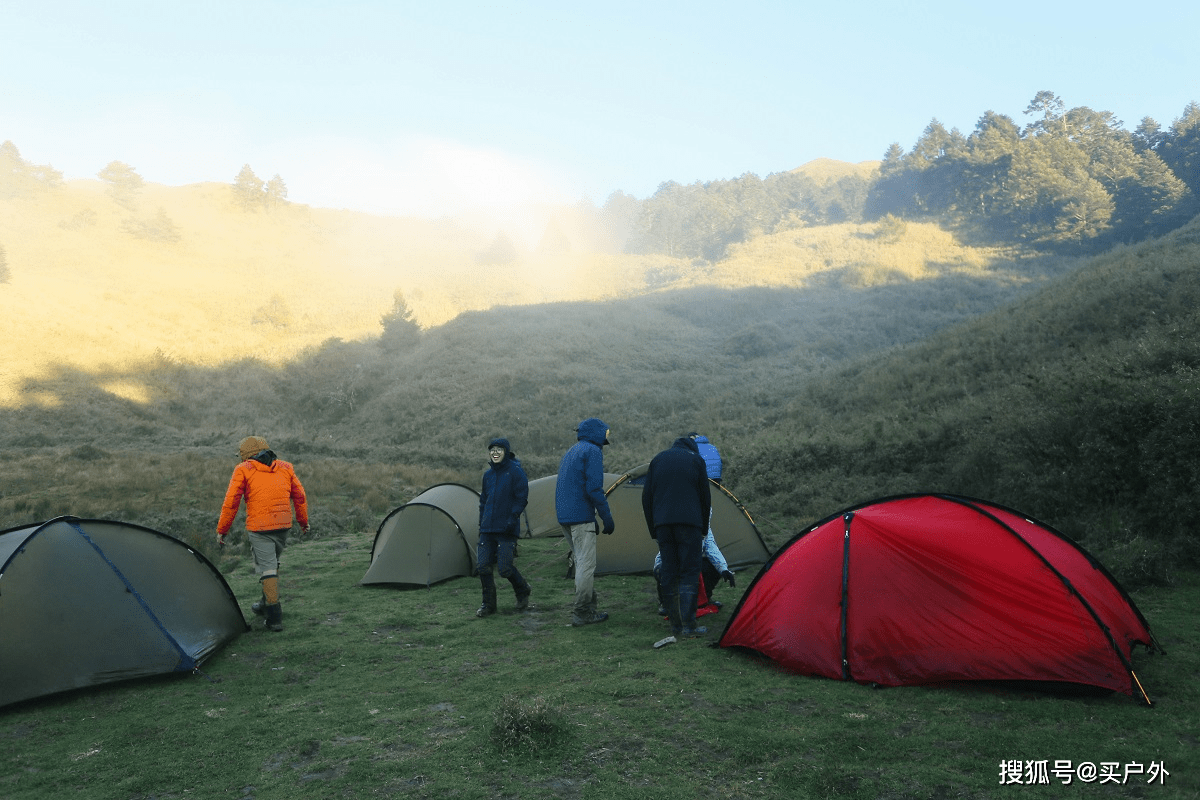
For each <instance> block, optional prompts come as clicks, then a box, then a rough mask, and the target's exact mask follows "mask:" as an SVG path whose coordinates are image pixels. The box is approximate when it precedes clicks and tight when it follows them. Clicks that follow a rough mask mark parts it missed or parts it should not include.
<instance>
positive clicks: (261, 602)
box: [250, 597, 267, 617]
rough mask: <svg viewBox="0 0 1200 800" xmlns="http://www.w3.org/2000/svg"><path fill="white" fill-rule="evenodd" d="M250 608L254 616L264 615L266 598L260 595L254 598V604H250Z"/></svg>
mask: <svg viewBox="0 0 1200 800" xmlns="http://www.w3.org/2000/svg"><path fill="white" fill-rule="evenodd" d="M250 610H251V611H253V612H254V614H255V616H258V617H262V616H265V615H266V613H267V598H265V597H262V598H259V599H258V600H255V601H254V605H252V606H250Z"/></svg>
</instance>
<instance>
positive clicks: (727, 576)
mask: <svg viewBox="0 0 1200 800" xmlns="http://www.w3.org/2000/svg"><path fill="white" fill-rule="evenodd" d="M721 577H722V578H724V579H725V580H727V581H729V588H730V589H732V588H733V587H734V586H736V585H737V584H736V582H735V581H734V580H733V573H732V572H730V571H729V570H725V571H724V572H722V573H721Z"/></svg>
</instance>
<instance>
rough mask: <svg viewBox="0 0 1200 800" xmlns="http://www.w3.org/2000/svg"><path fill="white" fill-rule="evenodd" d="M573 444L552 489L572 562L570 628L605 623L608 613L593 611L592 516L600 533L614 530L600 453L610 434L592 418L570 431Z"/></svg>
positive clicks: (559, 521) (601, 424) (600, 423)
mask: <svg viewBox="0 0 1200 800" xmlns="http://www.w3.org/2000/svg"><path fill="white" fill-rule="evenodd" d="M575 433H576V437H577V439H578V441H576V442H575V445H574V446H573V447H571V449H570V450H568V451H567V452H566V453H565V454H564V455H563V457H562V461H561V462H560V463H559V465H558V480H557V481H556V483H555V488H554V510H555V513H556V514H557V516H558V524H559V525H561V526H562V529H563V536H564V537H565V538H566V540H567V542H568V543H569V544H570V545H571V553H572V555H573V556H574V558H575V606H574V609H573V611H572V613H571V624H572V625H591V624H593V623H596V622H604V620H606V619H608V614H607V613H605V612H603V611H597V610H596V592H595V589H594V586H593V584H594V577H595V573H596V532H597V531H596V517H597V516H599V517H600V520H601V522H603V524H604V527H603V532H604V533H608V534H610V533H612V532H613V530H614V529H615V528H616V524H615V523H614V522H613V517H612V512H611V511H610V510H609V508H608V498H606V497H605V496H604V451H603V450H601V448H602V447H604V445H606V444H608V436H609V434H610V433H611V431H610V430H609V429H608V426H607V425H605V424H604V423H603V422H602V421H601V420H599V419H596V418H595V417H591V418H589V419H585V420H584V421H583V422H581V423H579V427H577V428H576V429H575Z"/></svg>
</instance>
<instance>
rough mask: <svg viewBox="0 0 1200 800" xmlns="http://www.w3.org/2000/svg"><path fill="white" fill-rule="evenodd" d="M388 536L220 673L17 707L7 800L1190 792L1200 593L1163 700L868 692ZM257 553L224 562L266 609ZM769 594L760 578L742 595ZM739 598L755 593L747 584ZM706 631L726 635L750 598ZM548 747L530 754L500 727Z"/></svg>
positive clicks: (623, 599)
mask: <svg viewBox="0 0 1200 800" xmlns="http://www.w3.org/2000/svg"><path fill="white" fill-rule="evenodd" d="M371 539H372V536H371V534H370V532H368V531H359V532H355V533H346V534H341V535H333V536H325V537H321V538H317V539H313V540H308V541H300V542H295V543H293V544H292V545H291V546H290V547H289V549H288V550H287V552H286V553H285V556H284V562H283V570H282V572H281V592H282V600H283V604H284V624H285V630H284V632H283V633H279V634H274V633H268V632H265V631H263V630H262V629H261V626H257V627H256V628H255V629H254V630H253V631H251V632H249V633H247V634H245V635H243V636H241V637H240V638H238V639H237V640H235V641H233V642H232V643H230V644H229V645H228V646H226V647H225V648H224V649H223V650H221V651H220V652H218V653H217V654H216V655H215V656H214V657H213V658H212V659H211V660H209V661H208V662H206V663H205V664H204V665H203V667H202V670H203V675H193V676H171V677H163V678H156V679H150V680H143V681H136V682H130V683H123V684H114V685H108V686H102V687H96V688H93V689H89V690H83V691H77V692H72V693H67V694H62V695H57V696H53V697H49V698H42V699H38V700H33V701H28V702H25V703H21V704H17V705H14V706H10V707H7V708H4V709H0V797H4V798H9V799H11V800H21V799H22V798H47V797H67V796H71V797H75V798H78V799H79V800H89V799H90V798H97V799H100V798H105V799H107V798H120V799H121V800H135V799H136V800H148V799H149V798H159V799H160V800H161V799H165V798H185V797H186V798H209V797H211V798H244V797H254V798H258V799H259V800H268V798H330V797H376V796H378V797H390V796H399V797H439V798H440V797H461V798H493V797H504V798H518V797H519V798H538V797H546V798H576V797H598V798H623V797H631V798H632V797H638V798H643V797H648V798H679V797H693V796H703V797H714V798H752V797H787V798H809V797H811V798H914V800H915V799H916V798H950V797H955V798H1001V797H1048V798H1049V797H1053V798H1064V797H1065V798H1076V797H1078V798H1099V797H1104V798H1112V797H1130V798H1135V797H1153V798H1184V797H1196V796H1197V792H1198V791H1200V781H1198V780H1197V776H1196V772H1195V768H1194V766H1192V765H1194V764H1195V763H1196V747H1197V736H1196V731H1197V730H1200V719H1197V712H1198V710H1200V702H1198V700H1200V690H1198V689H1197V687H1196V678H1197V676H1198V675H1200V658H1198V657H1197V655H1196V650H1195V645H1196V643H1197V642H1196V626H1195V623H1194V609H1195V608H1196V606H1197V603H1198V602H1200V576H1196V575H1194V574H1190V573H1189V574H1187V575H1185V576H1184V578H1185V579H1184V580H1181V581H1179V582H1177V584H1176V585H1175V586H1173V587H1170V588H1154V589H1147V590H1145V591H1142V592H1139V593H1138V594H1137V595H1136V599H1137V602H1138V603H1139V605H1140V607H1141V608H1142V610H1143V612H1144V613H1145V614H1146V616H1147V617H1148V619H1149V621H1150V624H1151V626H1152V628H1153V629H1154V630H1155V632H1156V634H1157V636H1158V637H1159V639H1160V640H1161V642H1162V644H1163V646H1164V647H1165V648H1166V649H1167V651H1168V654H1167V655H1165V656H1162V655H1154V656H1150V655H1147V654H1144V653H1141V652H1139V654H1138V655H1137V658H1136V661H1135V667H1136V669H1137V671H1138V674H1139V677H1140V678H1141V680H1142V682H1143V684H1144V685H1145V686H1146V688H1147V690H1148V691H1149V693H1150V695H1151V697H1152V698H1153V699H1155V701H1156V706H1155V707H1153V708H1148V707H1146V706H1145V705H1143V704H1141V703H1139V702H1138V701H1136V700H1133V699H1131V698H1129V697H1126V696H1124V695H1106V696H1099V697H1096V696H1090V697H1064V696H1055V695H1048V694H1043V693H1039V692H1034V691H1027V690H1018V689H1014V688H1002V687H995V686H991V687H980V686H956V687H944V688H902V689H885V690H879V689H872V688H870V687H867V686H860V685H858V684H853V683H842V682H838V681H832V680H826V679H819V678H807V677H801V676H796V675H792V674H788V673H786V672H783V671H781V670H779V669H777V668H775V667H774V666H772V665H771V664H770V663H767V662H764V661H762V660H760V659H757V658H755V657H752V656H750V655H748V654H745V653H741V652H733V651H728V650H719V649H713V648H710V647H707V646H705V645H706V643H707V642H706V641H704V640H696V641H686V642H681V643H679V644H676V645H672V646H669V647H666V648H663V649H661V650H655V649H653V648H652V647H651V645H652V643H653V642H654V641H655V640H657V639H658V638H660V637H661V636H662V635H664V626H665V623H663V622H661V621H660V620H658V619H657V618H656V617H655V616H654V608H655V605H656V602H655V595H654V592H653V587H652V583H651V579H650V578H648V577H646V576H616V577H609V576H606V577H602V578H600V579H598V581H597V591H598V593H599V596H600V607H601V608H602V609H603V610H607V611H608V612H609V613H610V614H611V618H610V619H609V621H608V622H606V623H604V624H601V625H596V626H590V627H587V628H579V629H577V628H572V627H570V626H569V625H568V624H567V621H568V619H569V615H570V605H571V602H572V598H573V584H572V582H571V581H570V580H568V579H566V578H565V561H564V556H565V549H564V547H565V546H564V544H563V542H562V541H561V540H558V539H546V540H532V541H523V542H522V544H521V547H520V555H519V558H518V562H517V563H518V567H519V568H520V569H521V570H522V571H523V572H524V573H525V575H526V577H527V578H529V579H530V581H531V583H532V586H533V598H532V600H533V605H532V607H531V609H530V610H529V611H528V612H526V613H525V614H517V613H516V612H515V611H514V608H513V605H514V601H513V597H512V594H511V592H510V591H508V590H507V586H506V585H502V588H501V595H500V612H499V613H498V614H496V615H495V616H492V617H489V618H486V619H477V618H476V617H475V616H474V610H475V608H476V607H477V606H478V604H479V599H480V598H479V584H478V582H477V580H475V579H473V578H460V579H455V580H451V581H447V582H445V583H442V584H439V585H437V586H435V587H433V588H431V589H428V590H427V589H399V588H395V587H379V586H371V587H364V586H360V585H359V584H358V581H359V579H360V578H361V577H362V575H363V573H364V572H365V571H366V567H367V562H368V557H369V550H370V545H371ZM249 564H250V562H249V559H248V558H247V557H246V556H245V554H239V553H236V552H234V553H231V554H230V555H229V556H227V557H226V558H225V559H224V560H223V561H222V562H221V566H222V568H223V569H224V570H226V571H227V576H226V577H227V579H228V580H229V582H230V585H231V586H232V587H233V589H234V591H235V593H236V594H237V596H238V598H239V600H240V601H241V605H242V607H243V610H244V611H245V613H246V614H248V615H249V604H250V602H252V601H253V600H254V599H256V597H257V595H258V584H257V581H256V579H255V576H254V574H253V572H252V571H251V568H250V565H249ZM749 582H750V575H749V574H746V575H744V576H743V577H742V579H741V580H739V582H738V584H739V587H744V586H746V585H748V584H749ZM739 591H741V589H739ZM717 597H718V599H721V600H723V601H724V602H725V603H726V607H725V609H724V610H723V611H722V612H721V613H720V614H718V615H716V616H715V617H711V616H710V617H708V618H707V621H708V622H709V624H710V634H709V636H708V641H714V640H715V639H716V638H717V635H718V634H719V631H720V627H721V626H723V624H724V622H725V620H726V619H727V618H728V614H729V613H730V612H731V610H732V607H733V605H734V603H735V602H736V599H737V597H738V594H736V593H734V592H731V591H729V590H724V589H723V590H721V591H719V592H718V594H717ZM522 714H524V715H525V719H526V720H527V721H528V720H532V721H533V722H534V723H536V724H537V725H541V727H540V728H539V730H540V731H541V733H539V734H537V735H536V736H534V737H532V738H527V739H526V740H524V741H521V740H519V739H518V741H517V744H516V746H514V745H513V742H512V741H510V740H509V739H508V738H507V737H506V736H505V735H504V734H503V732H502V731H501V730H499V729H498V722H499V721H501V720H503V719H512V718H514V717H518V718H519V717H520V716H521V715H522ZM1014 759H1020V760H1022V761H1032V760H1042V759H1046V760H1049V762H1050V764H1051V765H1052V764H1053V762H1054V761H1055V760H1057V759H1070V760H1072V762H1073V763H1080V762H1083V761H1091V762H1095V763H1097V764H1099V763H1100V762H1102V761H1112V762H1120V763H1121V764H1122V765H1124V764H1126V763H1140V764H1142V765H1145V766H1148V765H1149V763H1150V762H1151V761H1156V762H1162V763H1163V764H1164V765H1165V766H1166V768H1167V770H1168V771H1169V772H1170V775H1169V776H1168V777H1167V778H1166V779H1165V782H1164V783H1163V785H1161V786H1160V785H1157V784H1156V785H1153V786H1147V785H1146V784H1145V783H1144V782H1143V781H1138V782H1131V783H1128V784H1126V785H1124V786H1120V785H1113V784H1108V785H1105V786H1100V785H1099V784H1098V783H1092V784H1079V783H1078V782H1075V783H1073V784H1072V785H1070V786H1062V785H1061V784H1060V783H1059V782H1057V781H1056V780H1055V779H1054V778H1053V776H1051V780H1052V781H1053V783H1051V784H1050V785H1046V786H1001V785H999V764H1000V762H1001V761H1002V760H1014Z"/></svg>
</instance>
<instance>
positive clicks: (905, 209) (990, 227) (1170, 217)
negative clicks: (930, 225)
mask: <svg viewBox="0 0 1200 800" xmlns="http://www.w3.org/2000/svg"><path fill="white" fill-rule="evenodd" d="M1025 113H1026V114H1027V115H1029V116H1031V118H1032V119H1031V121H1030V122H1029V123H1028V124H1027V125H1026V126H1025V127H1024V128H1021V127H1020V126H1019V125H1018V124H1017V123H1016V122H1015V121H1013V119H1012V118H1010V117H1008V116H1005V115H1003V114H998V113H996V112H994V111H987V112H985V113H984V114H983V116H981V117H980V118H979V122H978V123H977V125H976V127H975V130H974V131H973V132H971V133H970V135H963V134H962V133H961V132H960V131H959V130H958V129H952V130H947V129H946V127H945V126H944V125H942V123H940V122H939V121H938V120H936V119H934V120H933V121H931V122H930V123H929V125H928V126H927V127H926V128H925V130H924V131H923V132H922V133H921V135H920V136H919V137H918V138H917V141H916V143H915V144H914V145H913V146H912V148H911V149H910V150H908V151H905V150H904V149H903V148H902V147H901V146H900V144H899V143H893V144H892V145H891V146H890V147H889V148H888V149H887V151H886V152H885V153H884V155H883V160H882V162H881V164H880V167H879V171H878V173H877V174H876V175H874V176H872V177H859V176H847V177H844V178H842V179H840V180H838V181H836V182H833V183H830V184H821V183H818V182H817V181H814V180H813V179H812V178H811V177H809V176H807V175H804V174H803V173H796V172H784V173H777V174H773V175H769V176H767V177H766V178H765V179H760V178H759V177H758V176H756V175H753V174H746V175H743V176H741V177H739V178H734V179H732V180H719V181H708V182H704V183H699V182H697V183H693V184H691V185H687V186H684V185H681V184H679V183H675V182H673V181H671V182H667V183H664V184H662V185H661V186H659V188H658V190H657V191H656V192H655V193H654V195H652V196H651V197H649V198H647V199H646V200H644V201H641V202H637V201H634V203H633V206H634V207H633V208H631V207H630V205H631V204H630V202H629V198H626V197H623V196H620V195H619V194H618V195H614V196H613V197H611V198H610V199H609V204H607V205H606V207H605V211H606V212H609V213H610V214H612V215H616V216H623V217H624V218H625V219H626V220H628V223H627V224H628V227H629V231H630V233H629V237H628V239H627V244H626V250H627V252H631V253H662V254H666V255H670V256H675V257H684V258H701V259H705V260H708V261H717V260H720V259H721V258H723V257H724V256H725V254H726V252H727V250H728V248H729V246H730V245H733V244H736V243H738V242H743V241H746V240H747V239H749V238H751V237H753V236H755V235H758V234H762V233H774V232H777V231H779V230H786V229H788V228H792V227H797V226H800V225H824V224H830V223H838V222H862V221H876V220H880V219H884V218H886V217H887V216H888V215H891V216H893V217H896V218H898V219H913V220H924V221H936V222H939V223H941V224H943V225H946V226H947V227H949V228H951V229H953V230H955V231H956V232H958V233H960V234H961V235H963V237H964V239H966V240H969V241H974V242H977V243H981V244H994V245H1004V244H1018V245H1025V246H1032V247H1037V248H1042V249H1050V248H1063V247H1068V248H1078V247H1079V246H1080V245H1087V246H1088V247H1089V248H1090V249H1094V250H1100V249H1104V248H1106V247H1109V246H1111V245H1113V244H1116V243H1129V242H1135V241H1142V240H1145V239H1147V238H1150V237H1152V236H1157V235H1161V234H1162V233H1165V232H1167V231H1169V230H1173V229H1175V228H1177V227H1179V226H1180V225H1182V224H1183V223H1185V222H1186V221H1188V220H1189V219H1191V218H1192V217H1194V216H1195V215H1196V214H1197V213H1200V104H1197V103H1195V102H1192V103H1189V104H1188V105H1187V106H1186V107H1185V108H1184V110H1183V114H1182V115H1181V116H1180V117H1179V118H1178V119H1177V120H1175V121H1174V123H1173V124H1172V125H1171V126H1170V127H1169V128H1166V129H1163V127H1162V126H1161V125H1160V124H1159V123H1158V122H1156V121H1155V120H1154V119H1152V118H1150V117H1146V118H1143V119H1142V121H1141V123H1140V124H1139V125H1138V126H1137V128H1136V129H1135V130H1133V131H1128V130H1125V128H1124V127H1123V125H1124V123H1122V122H1121V121H1120V120H1118V119H1117V118H1116V117H1115V116H1114V115H1113V114H1112V113H1111V112H1108V111H1094V110H1092V109H1090V108H1087V107H1084V106H1080V107H1077V108H1072V109H1069V110H1067V109H1066V108H1065V103H1064V102H1063V101H1062V99H1061V98H1059V97H1058V96H1057V95H1055V94H1054V93H1053V92H1049V91H1042V92H1038V94H1037V95H1036V96H1035V97H1034V99H1033V100H1032V102H1031V103H1030V104H1029V106H1028V107H1027V108H1026V109H1025Z"/></svg>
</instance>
